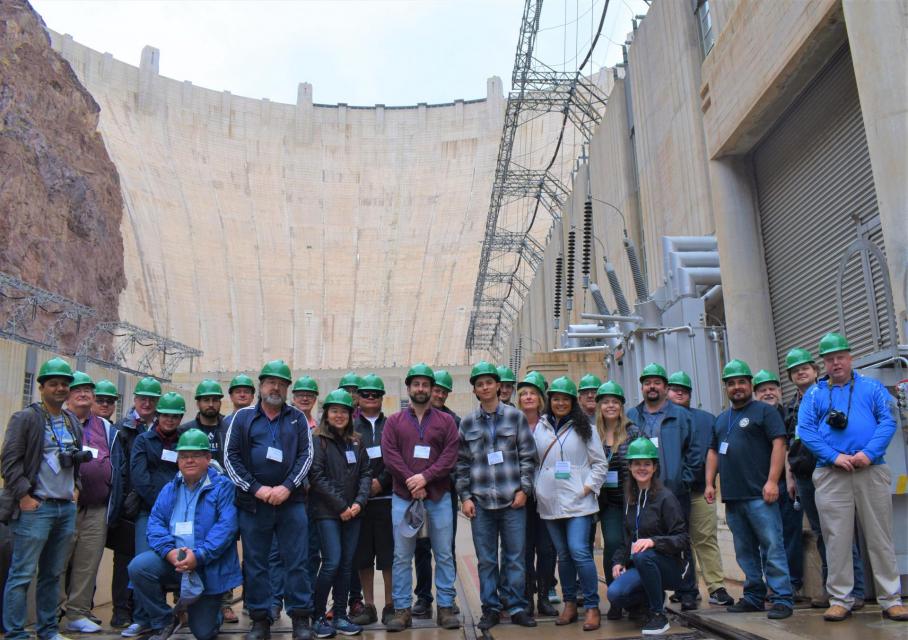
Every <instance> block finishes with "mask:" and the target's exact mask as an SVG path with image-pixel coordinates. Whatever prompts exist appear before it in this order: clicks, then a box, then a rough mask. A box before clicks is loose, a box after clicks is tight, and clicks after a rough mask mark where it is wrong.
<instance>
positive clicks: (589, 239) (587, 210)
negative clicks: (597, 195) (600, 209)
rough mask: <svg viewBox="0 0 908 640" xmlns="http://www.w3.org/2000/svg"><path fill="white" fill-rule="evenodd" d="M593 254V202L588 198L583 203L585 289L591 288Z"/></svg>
mask: <svg viewBox="0 0 908 640" xmlns="http://www.w3.org/2000/svg"><path fill="white" fill-rule="evenodd" d="M592 252H593V201H592V200H591V199H589V198H587V200H586V202H584V203H583V258H582V260H581V261H580V269H581V273H582V274H583V288H584V289H588V288H589V286H590V257H591V255H592Z"/></svg>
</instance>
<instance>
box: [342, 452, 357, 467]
mask: <svg viewBox="0 0 908 640" xmlns="http://www.w3.org/2000/svg"><path fill="white" fill-rule="evenodd" d="M344 453H346V454H347V464H354V463H355V462H356V453H354V452H353V451H345V452H344Z"/></svg>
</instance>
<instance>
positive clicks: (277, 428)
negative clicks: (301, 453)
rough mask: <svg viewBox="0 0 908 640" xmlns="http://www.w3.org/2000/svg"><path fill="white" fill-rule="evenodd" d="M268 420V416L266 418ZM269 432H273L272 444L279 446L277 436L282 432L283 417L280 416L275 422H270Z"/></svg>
mask: <svg viewBox="0 0 908 640" xmlns="http://www.w3.org/2000/svg"><path fill="white" fill-rule="evenodd" d="M265 419H266V420H267V419H268V416H265ZM268 431H270V432H271V444H273V445H277V434H278V433H280V432H281V416H280V415H278V417H277V418H275V419H274V420H268Z"/></svg>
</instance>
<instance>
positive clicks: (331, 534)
mask: <svg viewBox="0 0 908 640" xmlns="http://www.w3.org/2000/svg"><path fill="white" fill-rule="evenodd" d="M361 523H362V521H361V520H360V519H359V518H354V519H353V520H349V521H347V522H342V521H340V520H316V521H315V522H314V523H313V524H314V525H315V526H317V527H318V536H319V539H320V540H321V543H322V567H321V569H319V571H318V578H317V579H316V580H315V609H314V613H313V616H314V617H315V618H320V617H322V616H323V615H325V609H326V607H327V604H328V592H329V591H331V590H332V588H333V589H334V619H335V620H337V619H338V618H340V617H343V616H346V615H347V596H348V594H349V591H350V573H351V572H352V570H353V555H354V554H355V553H356V544H357V542H358V541H359V527H360V524H361Z"/></svg>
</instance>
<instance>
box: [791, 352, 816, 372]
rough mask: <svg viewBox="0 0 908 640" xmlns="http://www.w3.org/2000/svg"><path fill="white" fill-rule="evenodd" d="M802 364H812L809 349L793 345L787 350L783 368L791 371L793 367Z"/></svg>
mask: <svg viewBox="0 0 908 640" xmlns="http://www.w3.org/2000/svg"><path fill="white" fill-rule="evenodd" d="M802 364H814V362H813V356H812V355H810V351H808V350H807V349H802V348H801V347H795V348H794V349H792V350H791V351H789V352H788V355H786V356H785V368H786V369H787V370H788V371H791V370H792V369H794V368H795V367H799V366H801V365H802Z"/></svg>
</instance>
